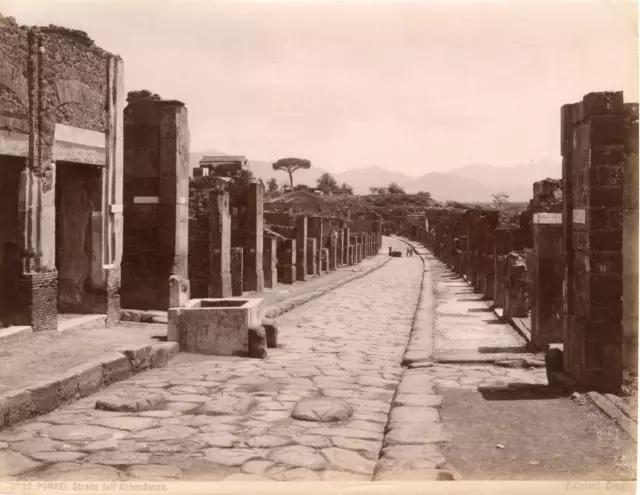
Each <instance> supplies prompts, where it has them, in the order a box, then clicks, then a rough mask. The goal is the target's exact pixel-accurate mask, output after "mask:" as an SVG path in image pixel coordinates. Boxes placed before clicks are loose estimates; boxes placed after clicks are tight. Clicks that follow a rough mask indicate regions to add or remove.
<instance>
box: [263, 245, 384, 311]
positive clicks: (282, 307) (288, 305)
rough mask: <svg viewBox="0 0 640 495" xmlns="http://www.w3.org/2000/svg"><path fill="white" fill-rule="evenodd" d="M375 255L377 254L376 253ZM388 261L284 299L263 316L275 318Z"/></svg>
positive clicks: (380, 266) (366, 273)
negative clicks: (311, 290) (308, 291)
mask: <svg viewBox="0 0 640 495" xmlns="http://www.w3.org/2000/svg"><path fill="white" fill-rule="evenodd" d="M376 256H377V255H376ZM389 261H391V258H386V259H383V261H382V262H381V263H378V264H377V265H375V266H373V267H371V268H368V269H365V270H363V271H361V272H358V273H357V274H356V275H354V276H351V277H348V278H346V279H344V280H340V281H339V282H336V283H334V284H331V285H327V286H325V287H323V288H322V289H318V290H315V291H313V292H310V293H308V294H304V295H302V296H297V297H292V298H291V299H286V300H285V301H283V302H281V303H278V304H276V305H275V306H273V307H272V308H270V309H268V310H267V311H265V313H264V317H265V318H270V319H275V318H277V317H278V316H280V315H282V314H284V313H287V312H289V311H291V310H292V309H295V308H297V307H298V306H302V305H303V304H305V303H308V302H309V301H312V300H314V299H317V298H318V297H320V296H323V295H324V294H326V293H327V292H330V291H332V290H334V289H337V288H339V287H341V286H343V285H345V284H348V283H349V282H353V281H354V280H357V279H359V278H362V277H364V276H365V275H368V274H369V273H371V272H373V271H375V270H377V269H378V268H382V267H383V266H384V265H386V264H387V263H388V262H389Z"/></svg>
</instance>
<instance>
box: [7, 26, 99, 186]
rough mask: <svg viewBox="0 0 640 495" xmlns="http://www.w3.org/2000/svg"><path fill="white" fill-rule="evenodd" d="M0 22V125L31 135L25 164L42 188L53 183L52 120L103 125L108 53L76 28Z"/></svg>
mask: <svg viewBox="0 0 640 495" xmlns="http://www.w3.org/2000/svg"><path fill="white" fill-rule="evenodd" d="M0 27H1V29H0V74H2V76H0V124H1V125H0V128H4V129H6V128H7V127H11V128H12V129H14V130H15V131H18V132H23V133H27V134H28V133H31V134H33V135H35V137H36V139H34V141H33V142H32V144H31V153H30V154H31V157H30V164H29V165H30V167H31V169H32V170H33V171H34V173H35V174H36V176H38V177H42V178H43V179H44V182H43V189H44V192H47V191H48V190H50V189H51V187H52V186H53V168H52V166H51V162H52V157H53V155H52V153H53V141H54V132H55V124H56V123H60V124H66V125H70V126H74V127H79V128H82V129H90V130H95V131H100V132H104V131H105V130H106V128H107V104H106V101H107V85H108V70H107V67H108V62H109V59H110V58H111V57H112V55H111V54H109V53H108V52H106V51H104V50H102V49H100V48H98V47H97V46H95V44H94V43H93V41H92V40H91V39H90V38H89V37H88V36H87V34H86V33H84V32H82V31H76V30H72V29H66V28H62V27H57V26H49V27H37V28H27V27H25V26H19V25H18V24H17V23H15V21H13V20H12V19H11V18H5V17H0ZM3 117H4V118H3ZM0 130H1V129H0Z"/></svg>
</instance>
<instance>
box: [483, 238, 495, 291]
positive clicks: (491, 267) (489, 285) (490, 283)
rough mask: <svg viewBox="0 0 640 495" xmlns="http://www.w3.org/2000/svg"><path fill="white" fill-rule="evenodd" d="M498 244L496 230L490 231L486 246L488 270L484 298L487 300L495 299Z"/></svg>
mask: <svg viewBox="0 0 640 495" xmlns="http://www.w3.org/2000/svg"><path fill="white" fill-rule="evenodd" d="M495 242H496V229H495V228H492V229H489V231H488V232H487V237H486V244H485V251H484V252H485V267H486V270H487V273H486V277H485V285H484V292H483V294H484V297H486V298H487V299H493V294H494V285H495V281H496V277H495V260H494V254H493V253H494V248H495Z"/></svg>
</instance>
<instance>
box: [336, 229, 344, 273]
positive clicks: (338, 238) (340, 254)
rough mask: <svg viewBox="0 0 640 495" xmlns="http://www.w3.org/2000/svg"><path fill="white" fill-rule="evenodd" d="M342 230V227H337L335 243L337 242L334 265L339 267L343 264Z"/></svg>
mask: <svg viewBox="0 0 640 495" xmlns="http://www.w3.org/2000/svg"><path fill="white" fill-rule="evenodd" d="M343 235H344V231H343V230H342V227H339V228H338V231H337V232H336V243H337V248H336V266H338V267H341V266H343V265H344V261H343V256H344V251H343V244H344V237H343Z"/></svg>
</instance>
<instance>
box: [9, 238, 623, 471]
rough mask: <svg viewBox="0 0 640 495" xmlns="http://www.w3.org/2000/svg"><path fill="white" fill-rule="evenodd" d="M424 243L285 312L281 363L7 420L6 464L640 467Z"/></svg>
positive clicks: (113, 391)
mask: <svg viewBox="0 0 640 495" xmlns="http://www.w3.org/2000/svg"><path fill="white" fill-rule="evenodd" d="M385 241H386V243H387V244H386V245H385V246H384V249H386V248H387V246H388V243H389V242H391V244H392V245H393V246H394V247H395V248H397V249H402V250H404V249H405V247H406V245H405V244H403V243H401V242H400V241H398V240H389V239H386V240H385ZM419 253H420V254H421V255H422V256H423V257H424V258H425V259H426V262H425V263H424V264H423V262H422V260H421V257H420V256H412V257H402V258H394V259H392V260H391V261H390V262H389V263H387V264H386V265H384V266H382V267H381V268H379V269H377V270H375V271H373V272H371V273H370V274H368V275H366V276H364V277H362V278H360V279H357V280H354V281H352V282H349V283H347V284H345V285H343V286H341V287H339V288H337V289H335V290H332V291H330V292H328V293H327V294H325V295H323V296H321V297H319V298H317V299H315V300H313V301H311V302H309V303H307V304H304V305H301V306H299V307H297V308H296V309H293V310H291V311H289V312H287V313H285V314H284V315H282V316H281V317H279V318H278V319H277V323H278V326H279V343H280V346H279V348H277V349H269V355H268V359H267V360H266V361H262V360H258V359H246V358H222V357H208V356H203V355H198V354H188V353H181V354H179V355H178V356H177V357H176V358H174V359H173V360H172V361H171V362H170V363H169V365H167V366H166V367H165V368H159V369H154V370H150V371H146V372H144V373H141V374H140V375H138V376H136V377H134V378H130V379H128V380H126V381H123V382H120V383H117V384H113V385H111V386H109V387H108V388H106V389H104V390H102V391H100V392H99V393H97V394H95V395H92V396H89V397H86V398H84V399H81V400H79V401H77V402H75V403H72V404H70V405H68V406H66V407H62V408H60V409H58V410H56V411H54V412H52V413H49V414H47V415H45V416H41V417H39V418H36V419H34V420H33V421H31V422H27V423H24V424H22V425H19V426H17V427H14V428H12V429H7V430H5V431H3V432H1V433H0V470H1V475H2V479H4V480H17V479H20V480H86V481H109V480H114V481H115V480H126V479H129V480H135V479H138V480H147V481H158V480H165V481H171V480H189V481H218V480H226V481H234V480H235V481H268V480H279V481H351V480H353V481H370V480H374V481H378V480H382V481H394V480H451V479H459V478H462V479H536V478H537V479H584V478H585V476H587V475H588V474H589V473H592V474H591V477H594V479H595V478H598V476H600V478H599V479H619V478H621V477H625V476H629V475H630V474H629V473H630V469H632V464H631V463H632V462H634V457H633V455H632V450H631V449H632V448H633V443H632V442H631V440H630V439H629V438H627V437H625V435H624V433H623V432H622V431H621V430H620V429H619V428H617V427H616V426H615V424H614V423H613V422H611V421H609V420H608V418H606V417H605V416H604V415H603V414H602V413H600V412H599V411H597V410H595V409H594V408H593V407H592V406H591V405H588V404H583V403H581V402H580V401H573V400H572V399H571V398H570V397H567V396H558V395H557V394H556V395H553V394H550V393H549V392H548V389H545V385H546V376H545V370H544V368H543V367H541V366H542V364H541V361H540V356H536V355H533V354H529V353H527V352H526V351H525V349H524V339H523V338H522V337H520V336H519V335H518V334H517V333H516V332H515V330H513V329H512V328H511V327H510V326H508V325H506V324H503V323H501V322H500V321H498V320H496V318H495V317H494V316H493V313H491V312H490V311H488V310H487V306H486V304H484V302H483V301H481V299H480V297H479V296H478V295H476V294H474V293H473V292H472V291H471V289H470V288H469V287H468V285H467V284H466V283H465V282H464V281H462V280H461V279H456V278H455V277H452V276H451V273H450V272H449V270H447V269H446V268H445V267H444V265H442V264H441V263H440V262H439V261H437V260H436V259H434V258H433V257H432V256H431V255H430V253H427V252H426V251H423V250H422V249H419ZM421 288H422V295H421V294H420V291H421ZM403 363H404V366H403ZM514 363H516V364H515V365H514ZM132 408H133V409H132ZM576 445H578V446H582V447H583V448H576Z"/></svg>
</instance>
